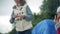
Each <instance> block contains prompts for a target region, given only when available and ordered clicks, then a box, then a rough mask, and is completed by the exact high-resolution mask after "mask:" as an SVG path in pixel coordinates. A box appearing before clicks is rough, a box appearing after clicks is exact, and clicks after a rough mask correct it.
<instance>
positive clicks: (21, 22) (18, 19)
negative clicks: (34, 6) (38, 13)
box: [10, 0, 33, 34]
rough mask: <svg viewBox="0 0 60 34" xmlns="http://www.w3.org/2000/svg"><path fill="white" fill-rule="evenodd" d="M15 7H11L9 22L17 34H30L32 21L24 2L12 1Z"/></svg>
mask: <svg viewBox="0 0 60 34" xmlns="http://www.w3.org/2000/svg"><path fill="white" fill-rule="evenodd" d="M14 1H15V3H16V5H15V6H14V7H13V13H12V15H11V19H10V22H11V23H13V24H14V26H15V27H16V31H17V33H18V34H31V29H32V27H33V26H32V23H31V20H32V19H33V15H32V12H31V10H30V8H29V6H28V5H27V4H26V2H25V0H14Z"/></svg>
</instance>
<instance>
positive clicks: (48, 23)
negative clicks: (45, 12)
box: [32, 19, 56, 34]
mask: <svg viewBox="0 0 60 34" xmlns="http://www.w3.org/2000/svg"><path fill="white" fill-rule="evenodd" d="M32 34H56V30H55V24H54V21H53V20H51V19H45V20H43V21H41V22H39V23H38V24H37V25H36V26H35V27H34V28H33V30H32Z"/></svg>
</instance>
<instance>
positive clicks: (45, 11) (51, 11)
mask: <svg viewBox="0 0 60 34" xmlns="http://www.w3.org/2000/svg"><path fill="white" fill-rule="evenodd" d="M58 6H60V0H44V1H43V5H42V6H41V7H40V8H41V15H42V16H41V17H43V19H45V18H50V19H51V18H52V19H53V18H54V15H55V14H56V10H57V7H58Z"/></svg>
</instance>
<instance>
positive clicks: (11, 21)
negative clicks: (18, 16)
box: [10, 12, 15, 24]
mask: <svg viewBox="0 0 60 34" xmlns="http://www.w3.org/2000/svg"><path fill="white" fill-rule="evenodd" d="M13 15H14V12H12V14H11V18H10V23H12V24H13V23H14V20H15V18H13Z"/></svg>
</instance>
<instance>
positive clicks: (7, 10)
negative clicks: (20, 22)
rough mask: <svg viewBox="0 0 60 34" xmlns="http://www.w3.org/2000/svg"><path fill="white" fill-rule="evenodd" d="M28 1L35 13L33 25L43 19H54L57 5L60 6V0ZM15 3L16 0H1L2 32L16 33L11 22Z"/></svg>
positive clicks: (0, 19)
mask: <svg viewBox="0 0 60 34" xmlns="http://www.w3.org/2000/svg"><path fill="white" fill-rule="evenodd" d="M26 2H27V4H28V5H29V7H30V9H31V11H32V14H33V15H34V19H33V20H32V24H33V26H35V25H36V24H37V23H39V22H40V21H41V20H43V19H48V18H49V19H53V18H54V17H53V16H55V15H56V10H57V7H59V6H60V0H26ZM14 5H15V2H14V0H0V33H7V34H16V31H15V29H13V26H12V24H11V23H10V22H9V20H10V17H11V13H12V11H13V9H12V7H13V6H14Z"/></svg>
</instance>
